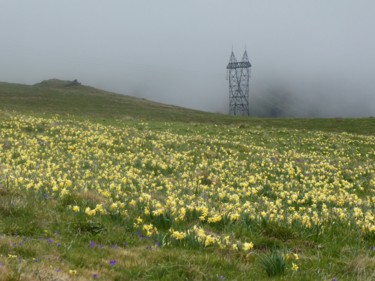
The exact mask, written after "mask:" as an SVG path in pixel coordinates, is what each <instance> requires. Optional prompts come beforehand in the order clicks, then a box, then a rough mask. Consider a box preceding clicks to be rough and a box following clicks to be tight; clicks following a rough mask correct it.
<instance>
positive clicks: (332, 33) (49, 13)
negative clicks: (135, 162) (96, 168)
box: [0, 0, 375, 117]
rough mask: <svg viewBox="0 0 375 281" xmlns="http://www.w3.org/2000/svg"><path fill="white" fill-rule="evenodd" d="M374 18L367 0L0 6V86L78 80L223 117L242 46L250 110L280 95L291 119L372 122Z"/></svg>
mask: <svg viewBox="0 0 375 281" xmlns="http://www.w3.org/2000/svg"><path fill="white" fill-rule="evenodd" d="M374 11H375V1H373V0H350V1H349V0H283V1H280V0H258V1H255V0H247V1H245V0H244V1H240V0H231V1H229V0H226V1H224V0H189V1H178V0H158V1H153V0H148V1H146V0H133V1H130V0H107V1H103V0H64V1H57V0H32V1H31V0H0V34H1V44H0V81H5V82H16V83H25V84H34V83H37V82H40V81H42V80H45V79H50V78H59V79H68V80H73V79H78V80H79V81H80V82H82V83H83V84H87V85H91V86H94V87H98V88H101V89H106V90H110V91H115V92H118V93H123V94H128V95H134V96H137V97H142V98H147V99H150V100H155V101H159V102H164V103H169V104H175V105H181V106H185V107H189V108H195V109H202V110H207V111H212V112H227V110H228V108H227V107H228V81H227V80H226V65H227V63H228V61H229V57H230V53H231V50H232V46H233V50H234V52H235V54H236V57H237V59H238V60H240V59H241V57H242V54H243V52H244V49H245V46H246V49H247V52H248V56H249V60H250V62H251V63H252V65H253V67H252V77H251V80H250V83H251V86H250V96H251V102H253V106H254V107H258V104H259V105H260V104H262V103H263V104H264V103H265V101H264V99H270V100H271V103H272V102H274V99H273V97H274V95H278V94H279V93H284V94H286V96H287V97H288V100H287V104H288V105H287V107H288V106H289V107H288V108H287V109H286V110H287V111H288V112H290V115H291V116H310V115H311V116H328V117H329V116H332V117H337V116H375V79H374V74H375V30H374V29H375V16H374ZM284 101H285V100H284ZM280 104H281V103H280ZM282 106H284V105H282Z"/></svg>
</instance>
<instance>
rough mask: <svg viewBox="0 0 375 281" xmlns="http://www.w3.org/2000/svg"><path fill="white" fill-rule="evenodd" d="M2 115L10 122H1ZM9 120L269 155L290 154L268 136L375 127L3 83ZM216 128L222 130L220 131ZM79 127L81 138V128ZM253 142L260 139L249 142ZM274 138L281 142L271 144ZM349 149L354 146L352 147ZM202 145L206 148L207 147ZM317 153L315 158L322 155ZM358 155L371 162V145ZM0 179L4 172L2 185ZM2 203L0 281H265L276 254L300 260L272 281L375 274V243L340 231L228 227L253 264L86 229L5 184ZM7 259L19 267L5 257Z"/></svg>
mask: <svg viewBox="0 0 375 281" xmlns="http://www.w3.org/2000/svg"><path fill="white" fill-rule="evenodd" d="M1 110H3V112H4V110H5V111H7V113H3V114H1ZM13 110H14V111H15V112H16V113H10V115H17V114H19V113H21V114H24V115H32V116H44V115H47V116H52V115H54V114H56V113H58V114H60V115H61V117H60V118H61V119H60V120H62V121H61V122H66V123H64V124H65V125H68V124H72V122H73V123H74V122H75V121H71V120H73V119H74V120H77V119H78V120H84V119H89V120H91V121H92V122H94V123H96V122H99V123H101V124H104V126H107V125H106V124H108V123H109V124H111V125H115V126H116V127H120V128H122V126H123V124H128V125H129V124H130V125H134V127H135V128H136V130H137V131H136V132H137V134H139V136H142V134H143V133H142V132H143V130H142V126H143V125H142V124H141V123H140V122H139V120H147V121H148V123H149V128H151V130H158V131H161V132H167V131H168V132H172V133H174V134H176V135H181V136H184V135H185V136H186V138H192V139H194V135H197V136H198V137H203V138H204V137H208V138H210V136H212V137H214V138H216V137H218V136H221V135H223V134H226V133H228V134H232V135H233V138H234V139H241V135H242V133H243V134H244V135H248V136H249V137H248V140H249V141H250V140H255V141H256V145H258V146H259V147H261V146H265V147H267V148H269V149H273V148H274V147H277V146H278V145H283V146H288V143H287V142H286V141H285V140H283V138H284V137H285V132H283V131H280V132H279V131H276V130H273V129H272V128H289V129H302V130H305V131H306V132H307V133H310V132H309V131H313V130H318V131H335V132H350V133H357V134H362V135H375V119H374V118H367V119H257V118H236V117H231V116H225V115H220V114H211V113H204V112H199V111H193V110H187V109H183V108H179V107H174V106H166V105H162V104H157V103H152V102H149V101H146V100H139V99H135V98H132V97H126V96H120V95H116V94H112V93H107V92H103V91H100V90H97V89H93V88H90V87H85V86H77V87H72V88H65V87H49V86H42V85H39V86H26V85H16V84H8V83H0V121H1V120H8V117H9V112H11V111H13ZM171 121H173V122H171ZM165 122H167V123H165ZM164 123H165V124H164ZM191 123H193V124H191ZM215 124H223V126H217V127H216V126H215ZM225 124H226V125H229V126H226V125H225ZM77 126H78V127H79V128H81V129H82V130H84V129H85V126H83V125H77ZM230 127H232V128H233V129H232V130H231V128H230ZM4 128H5V127H4ZM0 129H2V127H1V126H0ZM39 129H40V128H39V127H38V130H39ZM239 129H241V130H239ZM25 130H26V131H25V132H26V133H27V134H29V136H30V137H31V138H33V137H38V134H39V133H41V134H43V130H41V131H40V132H37V131H34V130H29V129H28V128H25ZM254 130H255V131H254ZM229 131H230V132H229ZM254 132H256V133H257V134H261V135H262V136H261V137H260V138H258V137H255V138H254V139H252V138H251V134H252V133H254ZM279 134H280V140H277V138H276V137H277V136H278V135H279ZM268 136H269V137H268ZM300 136H301V137H302V136H303V134H300ZM325 137H327V136H326V135H325ZM227 138H228V139H229V138H230V137H227ZM0 141H2V140H1V139H0ZM355 142H356V139H355V137H353V144H354V145H355ZM212 144H214V142H213V143H212ZM198 145H199V146H204V145H205V141H204V142H203V143H198ZM228 145H230V144H228ZM304 145H306V144H304ZM311 145H312V146H313V144H311ZM2 146H3V149H4V151H5V150H7V149H9V148H8V147H7V146H8V143H5V142H4V143H2ZM176 147H178V149H186V148H185V147H184V145H183V144H181V147H179V146H178V145H177V144H176ZM228 147H229V148H231V149H234V151H240V152H241V149H242V148H241V146H238V147H231V146H228ZM0 148H1V146H0ZM172 149H175V148H173V147H172ZM309 149H310V148H309V147H306V146H304V147H296V148H295V150H300V151H301V152H302V153H309ZM314 149H316V151H319V147H318V146H317V147H315V146H314ZM342 149H346V148H342ZM176 150H177V148H176ZM363 150H364V151H365V152H366V153H369V152H370V151H371V144H367V145H366V147H364V148H363ZM0 153H1V151H0ZM203 153H204V151H202V155H203ZM353 155H355V154H353ZM243 160H245V158H244V159H243ZM358 161H359V160H358ZM360 161H365V160H363V159H361V160H360ZM366 161H368V160H366ZM353 163H354V162H353ZM1 169H2V167H1V163H0V179H1V175H2V171H1ZM366 194H367V193H366ZM366 194H365V195H366ZM368 194H372V193H368ZM77 196H78V195H77ZM79 196H81V197H76V198H73V199H74V200H73V199H71V198H70V199H69V200H73V201H74V202H77V201H79V202H81V201H85V200H86V201H87V200H88V201H90V200H91V201H93V202H94V201H95V200H96V197H95V196H96V195H93V194H89V195H87V194H83V195H82V194H79ZM0 199H1V202H0V255H1V254H3V255H4V257H1V256H0V280H60V281H61V280H91V279H93V278H92V274H93V273H96V272H99V273H100V274H99V278H98V280H110V279H112V280H268V279H269V278H268V277H267V275H266V274H265V273H264V271H263V269H262V268H261V264H260V258H259V257H260V256H262V255H263V254H267V253H268V252H269V251H270V249H272V248H273V247H276V248H280V249H286V250H287V251H289V252H293V253H298V254H299V255H300V257H301V259H302V261H301V262H299V261H298V262H297V261H296V263H298V264H299V266H300V268H301V269H300V270H299V271H297V272H292V271H291V270H290V268H289V269H288V270H287V272H286V275H285V276H282V277H278V278H276V279H278V280H331V279H332V278H333V277H334V276H339V277H340V278H339V279H338V280H371V279H370V278H372V277H373V276H374V275H372V273H371V271H372V270H375V257H374V253H375V252H369V251H368V249H369V248H370V246H371V245H373V243H375V240H374V237H365V238H363V237H362V238H359V236H358V233H356V232H355V231H353V230H352V229H349V230H346V229H345V228H346V226H332V227H327V228H326V229H325V230H324V231H323V230H322V233H318V232H314V233H311V232H309V231H306V230H301V231H300V230H298V228H297V229H294V228H292V229H289V228H288V227H283V226H282V225H272V224H265V225H261V226H259V225H255V226H252V227H250V226H246V227H243V226H239V225H234V228H233V232H235V235H236V236H237V237H239V238H243V237H250V238H251V240H252V241H253V242H254V243H255V248H256V250H255V251H254V255H252V254H250V255H243V254H236V253H233V252H231V251H228V252H226V251H224V252H223V251H216V250H210V249H208V250H204V249H199V250H197V249H194V248H191V247H177V246H176V247H171V248H169V247H165V248H159V247H158V246H155V241H154V240H152V239H144V238H143V237H139V236H138V235H137V232H136V231H134V230H133V229H132V228H133V221H132V220H130V221H129V220H126V219H123V218H121V217H117V216H109V217H108V216H103V217H95V218H93V219H91V220H87V219H86V216H85V215H84V214H81V215H80V216H77V215H76V214H75V213H72V212H71V211H68V210H67V209H66V205H67V204H68V203H67V202H64V201H59V200H54V199H51V200H45V198H44V197H43V194H41V193H36V194H33V193H26V194H25V193H20V192H18V191H12V190H9V189H7V188H6V186H4V183H3V185H1V182H0ZM98 200H99V199H98ZM41 207H42V208H41ZM212 230H213V231H218V229H215V228H213V229H212ZM222 231H223V233H230V232H231V231H232V230H231V229H230V227H229V228H228V227H226V229H224V230H222ZM342 233H344V235H342ZM92 240H95V242H96V245H95V247H91V246H90V241H92ZM125 242H126V245H125V244H124V243H125ZM98 244H103V247H101V246H100V247H99V246H98ZM114 245H116V246H114ZM9 253H12V254H15V255H17V258H12V257H7V255H8V254H9ZM19 257H22V258H23V259H22V260H20V259H19ZM33 259H36V260H33ZM111 259H115V260H116V261H117V263H118V264H117V265H116V266H115V267H111V266H110V265H109V264H108V261H109V260H111ZM289 264H290V262H289ZM69 269H77V270H78V274H77V276H75V277H74V276H73V275H69V272H68V270H69ZM224 278H225V279H224Z"/></svg>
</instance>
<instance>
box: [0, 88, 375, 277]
mask: <svg viewBox="0 0 375 281" xmlns="http://www.w3.org/2000/svg"><path fill="white" fill-rule="evenodd" d="M52 82H53V83H52V84H51V83H47V84H46V83H42V84H39V85H35V86H25V85H14V84H6V83H2V84H1V85H0V280H56V281H64V280H340V281H341V280H374V279H375V136H374V119H371V118H368V119H332V120H330V119H327V120H324V119H319V120H314V119H311V120H308V119H307V120H304V119H301V120H298V119H283V120H272V119H255V118H236V117H231V116H225V115H219V114H209V113H204V112H199V111H192V110H186V109H183V108H178V107H173V106H166V105H161V104H157V103H152V102H149V101H145V100H139V99H135V98H131V97H125V96H120V95H115V94H111V93H106V92H103V91H100V90H96V89H93V88H90V87H86V86H82V85H74V86H72V85H67V84H66V83H61V82H60V81H52ZM56 82H57V83H56ZM56 113H58V114H59V115H56Z"/></svg>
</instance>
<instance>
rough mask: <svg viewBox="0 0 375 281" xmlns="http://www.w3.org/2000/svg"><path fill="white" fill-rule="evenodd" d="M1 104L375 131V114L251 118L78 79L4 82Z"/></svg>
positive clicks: (25, 109) (96, 116)
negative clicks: (129, 93) (175, 103)
mask: <svg viewBox="0 0 375 281" xmlns="http://www.w3.org/2000/svg"><path fill="white" fill-rule="evenodd" d="M0 110H15V111H19V112H22V113H30V114H36V115H38V114H47V115H53V114H60V115H73V116H75V117H77V118H84V119H90V120H93V121H96V122H103V121H105V122H112V123H116V122H121V121H122V120H124V121H125V120H146V121H147V120H149V121H162V122H182V123H214V124H232V125H233V126H235V127H237V128H239V129H241V128H242V127H254V126H256V127H274V128H293V129H306V130H321V131H335V132H342V131H344V132H351V133H360V134H366V135H375V118H360V119H349V118H345V119H344V118H332V119H328V118H326V119H307V118H305V119H303V118H299V119H297V118H278V119H277V118H253V117H236V116H229V115H224V114H215V113H209V112H203V111H198V110H192V109H187V108H182V107H178V106H173V105H166V104H161V103H157V102H152V101H149V100H145V99H139V98H135V97H131V96H126V95H120V94H115V93H111V92H107V91H103V90H99V89H96V88H93V87H90V86H85V85H81V84H80V83H79V82H78V81H77V80H74V81H64V80H58V79H51V80H45V81H42V82H40V83H37V84H35V85H22V84H12V83H4V82H0Z"/></svg>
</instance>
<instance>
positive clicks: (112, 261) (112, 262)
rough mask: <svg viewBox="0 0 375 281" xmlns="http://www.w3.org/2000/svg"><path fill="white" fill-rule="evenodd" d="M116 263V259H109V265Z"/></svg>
mask: <svg viewBox="0 0 375 281" xmlns="http://www.w3.org/2000/svg"><path fill="white" fill-rule="evenodd" d="M116 263H117V262H116V260H110V261H109V265H110V266H115V265H116Z"/></svg>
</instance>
